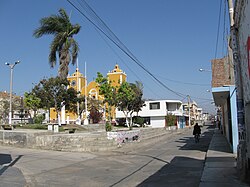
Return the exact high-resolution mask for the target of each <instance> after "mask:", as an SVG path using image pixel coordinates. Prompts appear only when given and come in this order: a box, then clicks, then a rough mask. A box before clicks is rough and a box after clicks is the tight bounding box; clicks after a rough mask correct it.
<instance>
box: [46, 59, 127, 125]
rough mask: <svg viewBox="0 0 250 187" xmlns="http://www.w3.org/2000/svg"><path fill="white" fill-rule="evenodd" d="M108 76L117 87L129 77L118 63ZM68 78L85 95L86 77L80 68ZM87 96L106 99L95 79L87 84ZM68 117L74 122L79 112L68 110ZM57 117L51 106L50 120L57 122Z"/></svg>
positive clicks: (112, 112)
mask: <svg viewBox="0 0 250 187" xmlns="http://www.w3.org/2000/svg"><path fill="white" fill-rule="evenodd" d="M107 76H108V79H109V80H110V81H111V84H112V85H113V86H115V87H117V86H120V84H121V83H122V82H125V81H126V77H127V76H126V74H125V73H124V72H123V71H122V70H121V69H120V68H119V66H118V65H117V64H116V65H115V68H114V69H113V70H112V71H111V72H109V73H108V74H107ZM77 78H78V79H77ZM67 79H68V80H69V82H70V85H69V87H72V88H74V89H75V90H77V89H78V90H79V91H80V93H81V95H85V77H84V76H83V75H82V74H81V73H80V72H79V70H78V69H76V72H74V73H73V74H72V75H71V76H68V77H67ZM77 85H78V86H77ZM87 96H88V97H92V98H94V99H98V100H101V101H103V100H104V97H103V96H102V95H100V94H99V88H98V84H97V83H96V82H95V81H92V82H89V84H87ZM103 107H104V106H103ZM106 107H107V106H106ZM106 111H107V108H106ZM105 115H106V116H105V117H106V119H108V112H106V113H105ZM67 117H69V121H71V122H72V121H73V122H74V121H75V120H76V119H77V114H75V113H73V112H68V111H66V114H65V118H66V121H67ZM111 118H113V119H114V118H115V109H114V108H111ZM56 119H57V114H56V111H55V109H54V108H51V109H50V121H51V122H57V121H56ZM83 119H86V118H85V116H84V114H83V115H82V120H83Z"/></svg>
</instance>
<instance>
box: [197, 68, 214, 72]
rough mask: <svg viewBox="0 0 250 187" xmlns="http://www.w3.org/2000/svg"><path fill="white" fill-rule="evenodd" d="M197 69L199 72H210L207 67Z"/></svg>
mask: <svg viewBox="0 0 250 187" xmlns="http://www.w3.org/2000/svg"><path fill="white" fill-rule="evenodd" d="M199 71H200V72H203V71H208V72H212V71H211V70H207V69H203V68H200V69H199Z"/></svg>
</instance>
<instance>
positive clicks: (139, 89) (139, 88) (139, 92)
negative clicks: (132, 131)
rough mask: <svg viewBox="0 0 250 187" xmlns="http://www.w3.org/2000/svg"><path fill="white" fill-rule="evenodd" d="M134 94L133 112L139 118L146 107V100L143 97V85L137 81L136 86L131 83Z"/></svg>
mask: <svg viewBox="0 0 250 187" xmlns="http://www.w3.org/2000/svg"><path fill="white" fill-rule="evenodd" d="M130 85H131V87H132V89H133V91H134V93H135V98H134V100H133V104H132V106H133V112H136V115H137V116H138V112H139V111H141V108H142V107H143V106H145V100H144V99H142V96H143V84H142V83H141V82H139V81H135V84H133V83H130Z"/></svg>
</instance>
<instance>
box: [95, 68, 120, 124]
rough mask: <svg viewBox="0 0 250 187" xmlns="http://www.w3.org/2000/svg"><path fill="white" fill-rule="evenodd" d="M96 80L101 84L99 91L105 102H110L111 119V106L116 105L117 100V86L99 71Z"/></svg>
mask: <svg viewBox="0 0 250 187" xmlns="http://www.w3.org/2000/svg"><path fill="white" fill-rule="evenodd" d="M96 82H97V83H98V86H99V93H100V94H101V95H103V96H104V103H107V104H108V114H109V115H108V116H109V121H111V107H115V106H116V104H117V101H116V94H117V92H116V87H114V86H112V85H111V83H110V82H109V81H108V78H107V77H104V76H103V75H102V74H101V73H100V72H97V78H96Z"/></svg>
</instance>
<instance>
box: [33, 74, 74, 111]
mask: <svg viewBox="0 0 250 187" xmlns="http://www.w3.org/2000/svg"><path fill="white" fill-rule="evenodd" d="M68 85H69V82H68V80H67V79H62V78H60V77H56V78H53V77H51V78H49V79H42V80H41V81H40V82H39V83H38V84H37V85H35V87H34V88H33V89H32V94H34V95H35V97H37V98H39V99H40V100H41V105H40V107H41V108H44V109H49V108H52V107H54V108H55V110H56V113H57V114H58V112H59V111H60V110H61V107H62V104H63V105H65V108H66V109H68V110H69V111H71V109H72V108H74V107H75V106H76V103H77V101H78V98H77V92H76V91H75V90H74V88H68V89H67V86H68Z"/></svg>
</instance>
